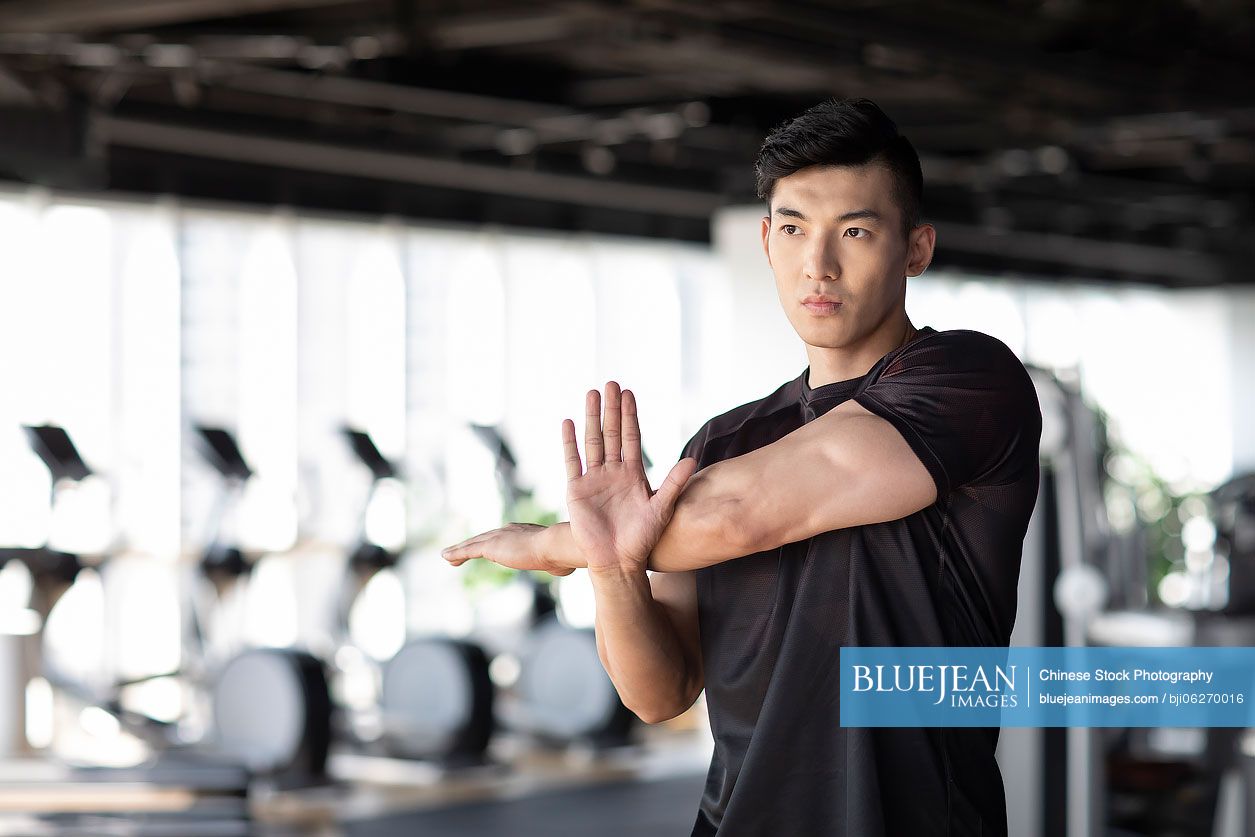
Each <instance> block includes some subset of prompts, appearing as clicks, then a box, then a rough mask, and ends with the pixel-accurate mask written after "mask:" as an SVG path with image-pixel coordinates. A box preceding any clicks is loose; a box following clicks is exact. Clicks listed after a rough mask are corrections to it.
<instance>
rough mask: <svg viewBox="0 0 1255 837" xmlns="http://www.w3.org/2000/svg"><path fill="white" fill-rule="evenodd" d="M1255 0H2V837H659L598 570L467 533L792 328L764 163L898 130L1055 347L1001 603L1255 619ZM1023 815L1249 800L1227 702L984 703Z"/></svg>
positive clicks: (948, 318) (758, 373)
mask: <svg viewBox="0 0 1255 837" xmlns="http://www.w3.org/2000/svg"><path fill="white" fill-rule="evenodd" d="M1253 73H1255V10H1253V9H1252V7H1251V5H1250V4H1249V3H1245V2H1238V1H1237V0H1229V2H1214V3H1206V4H1204V3H1196V2H1189V0H1157V2H1151V3H1146V2H1138V3H1134V2H1130V0H1119V2H1107V3H1101V4H1092V3H1082V2H1073V1H1072V0H1015V2H1009V3H975V2H968V3H965V2H957V0H929V2H913V3H888V2H880V0H870V1H869V2H859V0H854V2H844V3H838V2H831V3H829V2H804V3H790V4H778V3H769V2H765V0H764V1H763V2H759V0H736V1H735V2H731V1H730V2H726V3H722V4H715V5H710V4H705V3H699V2H693V1H691V0H615V1H612V0H579V1H578V2H549V0H545V2H531V3H510V2H500V1H499V0H473V1H467V2H456V3H455V2H440V1H439V0H213V2H209V0H111V1H110V2H91V0H0V392H3V397H0V834H33V835H42V834H58V835H62V834H64V835H73V834H127V835H130V834H154V835H193V834H197V835H199V834H205V835H220V834H270V835H286V834H301V835H304V834H317V835H332V834H346V835H392V834H411V833H414V834H419V833H421V834H459V835H462V834H465V835H489V834H492V835H497V834H500V835H592V834H596V835H599V836H600V837H608V836H609V835H620V834H622V835H635V834H651V835H652V834H658V835H662V834H676V835H681V834H687V833H688V830H689V828H690V827H691V825H692V822H693V819H694V818H695V815H696V809H697V803H698V798H699V796H700V793H701V788H702V783H703V780H704V773H705V768H706V766H707V764H708V760H709V755H710V747H711V742H710V738H709V728H708V726H707V723H706V719H705V713H704V705H703V701H702V700H700V699H699V701H698V703H697V705H696V706H694V708H693V709H691V710H690V711H689V712H687V713H685V714H684V715H682V716H680V717H679V718H677V719H674V720H673V721H670V722H667V723H666V724H662V725H657V726H650V727H646V726H645V725H643V724H640V723H639V722H635V721H634V719H633V717H632V716H631V715H630V713H627V712H626V711H625V710H624V709H623V707H622V706H621V705H620V704H619V703H618V700H617V696H616V695H615V694H614V691H613V687H612V686H611V685H610V683H609V680H608V678H606V676H605V674H604V672H603V671H602V670H601V667H600V664H599V662H598V660H597V656H596V648H595V646H594V645H593V639H592V633H591V625H592V620H593V614H592V597H591V591H590V588H589V586H588V583H587V580H586V578H584V577H583V574H582V573H576V574H574V575H572V576H569V577H567V578H563V579H561V580H559V581H557V582H555V581H554V580H553V579H550V578H548V577H547V576H541V575H519V574H513V573H510V572H506V571H500V570H498V569H497V568H494V567H492V566H483V565H481V566H468V567H467V568H464V569H462V570H453V569H451V568H449V567H447V566H446V565H445V564H444V562H443V561H442V560H441V559H440V557H439V550H440V548H441V547H442V546H445V545H448V544H451V543H454V542H457V541H459V540H462V539H463V538H466V537H468V536H470V535H472V534H475V533H478V532H481V531H484V530H487V529H491V528H494V527H496V526H498V525H501V523H502V522H503V521H530V522H536V523H545V524H547V523H552V522H555V521H558V520H563V519H565V518H566V512H565V479H564V472H563V469H562V465H561V448H560V436H559V428H560V422H561V420H562V419H563V418H567V417H571V418H577V419H578V416H579V415H580V414H581V412H582V406H583V395H584V393H585V392H586V391H587V390H588V389H589V388H593V387H599V386H600V385H601V384H603V383H604V382H605V381H606V380H608V379H611V378H613V379H615V380H617V381H619V382H620V383H621V384H622V385H624V386H626V387H630V388H631V389H632V390H633V391H634V392H636V393H637V394H638V396H639V402H640V405H641V423H642V432H643V437H644V443H645V452H646V456H647V457H648V458H649V464H650V476H651V481H653V482H654V483H655V484H656V483H657V482H658V481H659V480H660V479H661V478H662V477H663V476H665V474H666V472H667V471H668V470H669V469H670V466H671V464H673V463H674V462H675V460H676V458H677V457H678V456H679V453H680V449H681V447H682V445H683V444H684V442H685V441H686V440H687V439H688V438H689V437H690V436H691V435H692V433H694V432H695V431H696V430H697V428H698V427H700V426H701V424H702V423H703V422H704V421H705V420H706V419H707V418H709V417H711V416H713V415H716V414H718V413H720V412H723V411H725V410H728V409H730V408H732V407H735V406H737V405H739V404H742V403H744V402H747V401H750V400H753V399H756V398H759V397H762V396H763V395H765V394H767V393H768V392H770V391H772V390H773V389H774V388H775V387H776V386H778V385H779V384H780V383H781V382H783V381H785V380H788V379H790V378H793V377H796V376H797V375H798V374H800V372H801V370H802V369H803V368H804V367H805V364H806V358H805V354H804V352H803V350H802V345H801V343H800V341H799V340H798V339H797V337H796V334H795V333H794V332H793V331H792V329H791V328H790V326H789V324H788V322H787V320H786V319H785V318H784V316H783V314H782V312H781V311H780V308H779V303H778V301H777V297H776V292H775V288H774V285H773V282H772V277H771V273H770V270H769V268H768V266H767V265H766V263H765V260H764V259H763V257H762V255H761V250H760V245H759V240H758V220H759V218H760V216H761V211H762V208H761V206H760V205H759V204H758V203H757V202H756V201H755V199H754V194H753V172H752V161H753V158H754V155H755V152H756V151H757V148H758V146H759V144H760V143H761V141H762V139H763V136H764V135H765V134H766V133H767V131H769V130H770V129H771V128H772V127H774V126H776V125H777V124H779V123H780V122H782V121H784V120H785V119H787V118H789V117H791V116H793V115H795V114H797V113H798V112H800V111H801V110H803V109H804V108H806V107H808V106H810V105H811V104H814V103H815V102H817V101H819V100H820V99H822V98H825V97H829V96H838V97H855V96H860V97H861V96H865V97H868V98H872V99H873V100H875V101H876V102H877V103H878V104H879V105H880V106H881V107H882V108H883V109H884V110H885V111H886V112H887V113H888V114H889V116H890V117H891V118H893V119H894V120H895V121H896V122H897V123H898V126H899V128H900V129H901V130H902V132H903V133H904V134H905V135H906V136H907V137H909V138H910V139H911V140H912V142H913V143H914V145H915V146H916V148H917V150H918V151H919V153H920V156H921V159H922V163H923V168H924V177H925V195H924V214H925V217H926V220H928V221H931V222H932V223H934V224H935V225H936V227H937V230H938V242H937V254H936V258H935V259H934V262H933V266H932V267H931V268H930V269H929V271H928V272H927V273H926V274H925V275H924V276H922V277H920V278H918V279H912V280H911V281H910V283H909V291H908V300H907V308H908V312H909V314H910V316H911V318H912V320H913V322H914V323H915V324H916V325H917V326H922V325H931V326H933V327H934V328H937V329H948V328H973V329H978V330H981V331H984V332H987V333H989V334H992V335H995V336H997V337H998V338H1000V339H1001V340H1003V341H1004V342H1006V343H1007V345H1009V346H1010V347H1011V348H1012V349H1013V350H1015V351H1016V352H1017V353H1018V354H1019V356H1020V357H1021V359H1022V360H1023V361H1024V362H1025V363H1026V364H1027V365H1028V366H1029V367H1030V369H1031V370H1032V372H1033V376H1034V381H1035V383H1036V385H1037V387H1038V392H1039V397H1040V400H1041V403H1042V409H1043V414H1044V431H1043V439H1042V463H1043V471H1042V486H1041V494H1040V498H1039V502H1038V507H1037V510H1036V512H1035V516H1034V519H1033V524H1032V527H1031V528H1030V531H1029V535H1028V538H1027V540H1026V544H1025V554H1024V559H1023V569H1022V574H1021V588H1020V590H1021V596H1020V609H1019V617H1018V620H1017V624H1016V633H1015V638H1014V641H1015V642H1016V643H1017V644H1026V645H1103V644H1110V645H1148V646H1181V645H1186V646H1188V645H1246V646H1249V645H1255V618H1253V614H1255V387H1253V386H1252V384H1253V383H1255V284H1252V278H1251V264H1252V258H1253V257H1255V243H1253V239H1252V238H1251V236H1250V234H1249V233H1250V230H1251V222H1252V214H1253V207H1252V186H1253V185H1255V94H1252V92H1251V86H1250V79H1251V77H1252V75H1253ZM999 759H1000V763H1001V765H1002V769H1003V774H1004V777H1005V780H1006V787H1007V797H1008V809H1009V816H1010V820H1011V822H1010V826H1011V834H1013V835H1024V836H1025V837H1054V836H1055V835H1060V836H1061V837H1084V836H1087V835H1094V836H1096V835H1208V837H1251V835H1255V803H1252V802H1250V799H1251V798H1252V796H1255V766H1253V765H1255V738H1253V737H1251V736H1248V734H1247V731H1245V730H1234V729H1184V728H1182V729H1170V728H1159V729H1131V730H1119V729H1092V730H1089V729H1067V730H1064V729H1049V730H1034V729H1007V730H1004V731H1003V735H1002V739H1001V742H1000V750H999Z"/></svg>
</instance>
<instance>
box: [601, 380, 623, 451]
mask: <svg viewBox="0 0 1255 837" xmlns="http://www.w3.org/2000/svg"><path fill="white" fill-rule="evenodd" d="M621 395H622V393H620V392H619V384H618V382H617V381H606V421H605V430H604V431H603V432H602V438H603V439H604V440H605V443H606V461H607V462H618V461H619V460H620V459H622V458H623V454H622V438H621V436H620V434H619V426H620V419H621V418H622V417H621V416H620V409H621V403H622V399H621V398H620V396H621Z"/></svg>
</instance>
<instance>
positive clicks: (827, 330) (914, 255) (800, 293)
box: [762, 165, 934, 349]
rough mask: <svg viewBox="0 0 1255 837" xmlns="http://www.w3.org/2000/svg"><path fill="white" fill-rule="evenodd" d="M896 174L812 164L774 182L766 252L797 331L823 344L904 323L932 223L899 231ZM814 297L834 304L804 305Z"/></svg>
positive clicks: (928, 253) (837, 344)
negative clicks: (901, 314)
mask: <svg viewBox="0 0 1255 837" xmlns="http://www.w3.org/2000/svg"><path fill="white" fill-rule="evenodd" d="M892 181H893V179H892V176H891V175H890V174H889V170H888V169H886V168H885V167H883V166H880V165H864V166H855V167H851V166H840V167H837V166H810V167H808V168H804V169H800V170H799V171H796V172H794V173H793V174H791V175H789V176H787V177H783V178H781V179H780V180H778V181H777V182H776V188H775V192H774V194H773V195H772V199H771V215H770V216H768V217H765V218H763V221H762V236H763V250H764V251H765V252H766V254H767V261H768V262H769V263H770V264H771V269H772V271H773V272H774V273H775V275H776V291H777V292H778V293H779V295H780V304H781V305H782V306H783V307H784V312H785V315H786V316H787V317H788V318H789V322H790V323H792V324H793V328H794V329H795V330H796V331H797V333H798V336H800V337H801V338H802V340H803V341H805V342H806V343H807V344H809V345H811V346H815V347H818V348H833V349H835V348H844V347H850V346H855V345H857V344H858V343H860V342H861V341H863V340H864V339H866V338H868V336H869V335H872V334H873V333H875V332H877V331H878V330H883V329H888V328H897V329H900V328H901V325H900V323H901V321H900V320H898V319H896V318H895V317H893V316H892V315H893V314H894V312H895V311H899V310H901V309H902V308H903V306H904V304H905V286H906V279H905V277H906V276H908V275H910V276H915V275H918V274H920V273H922V272H923V271H924V268H925V267H927V266H928V262H929V260H930V259H931V258H932V244H933V235H934V233H933V229H932V227H931V226H929V225H927V224H923V225H920V226H919V227H916V228H915V229H914V230H912V231H911V234H910V236H909V237H906V236H903V234H902V216H901V210H900V209H899V208H898V206H897V204H896V203H895V202H894V200H893V197H892V186H893V182H892ZM810 296H822V297H826V298H830V299H833V300H836V301H837V302H838V303H839V304H836V305H812V306H808V305H806V304H805V300H806V298H807V297H810Z"/></svg>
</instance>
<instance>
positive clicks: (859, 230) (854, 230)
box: [845, 227, 871, 238]
mask: <svg viewBox="0 0 1255 837" xmlns="http://www.w3.org/2000/svg"><path fill="white" fill-rule="evenodd" d="M850 233H862V235H850ZM845 234H846V235H849V236H850V238H867V236H869V235H871V233H869V232H868V231H867V230H865V229H863V228H862V227H850V228H849V229H848V230H846V231H845Z"/></svg>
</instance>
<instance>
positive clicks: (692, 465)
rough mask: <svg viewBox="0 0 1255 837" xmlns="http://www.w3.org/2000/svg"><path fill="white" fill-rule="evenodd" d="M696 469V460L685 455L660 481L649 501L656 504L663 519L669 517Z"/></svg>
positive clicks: (668, 518)
mask: <svg viewBox="0 0 1255 837" xmlns="http://www.w3.org/2000/svg"><path fill="white" fill-rule="evenodd" d="M696 471H697V460H696V459H695V458H693V457H691V456H686V457H684V458H683V459H681V460H680V461H679V462H677V463H675V465H673V466H672V467H671V472H670V473H669V474H667V478H666V479H665V480H663V481H662V485H660V486H658V491H657V492H656V493H655V495H654V497H653V498H651V500H650V502H651V503H654V504H656V505H657V507H658V512H659V516H660V517H661V518H662V519H663V520H670V519H671V513H672V511H673V510H674V509H675V503H676V500H678V499H680V492H681V491H682V490H683V489H684V485H685V483H687V482H688V481H689V478H690V477H692V476H693V474H694V473H696Z"/></svg>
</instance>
